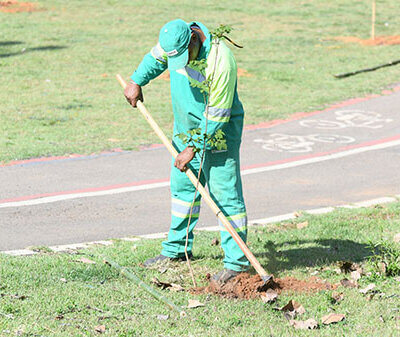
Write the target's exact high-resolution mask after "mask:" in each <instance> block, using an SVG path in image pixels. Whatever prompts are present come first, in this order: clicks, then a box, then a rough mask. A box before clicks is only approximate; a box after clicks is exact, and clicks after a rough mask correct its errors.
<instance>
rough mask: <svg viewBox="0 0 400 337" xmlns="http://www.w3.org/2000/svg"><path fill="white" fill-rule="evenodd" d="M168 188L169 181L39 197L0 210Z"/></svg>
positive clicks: (4, 204) (12, 203)
mask: <svg viewBox="0 0 400 337" xmlns="http://www.w3.org/2000/svg"><path fill="white" fill-rule="evenodd" d="M166 186H169V182H168V181H166V182H161V183H152V184H144V185H138V186H130V187H121V188H114V189H110V190H105V191H96V192H82V193H71V194H61V195H56V196H52V197H42V198H40V197H39V198H37V199H30V200H23V201H14V202H5V203H3V204H0V208H6V207H21V206H34V205H40V204H48V203H52V202H56V201H64V200H70V199H78V198H89V197H100V196H104V195H113V194H119V193H127V192H135V191H143V190H151V189H153V188H160V187H166Z"/></svg>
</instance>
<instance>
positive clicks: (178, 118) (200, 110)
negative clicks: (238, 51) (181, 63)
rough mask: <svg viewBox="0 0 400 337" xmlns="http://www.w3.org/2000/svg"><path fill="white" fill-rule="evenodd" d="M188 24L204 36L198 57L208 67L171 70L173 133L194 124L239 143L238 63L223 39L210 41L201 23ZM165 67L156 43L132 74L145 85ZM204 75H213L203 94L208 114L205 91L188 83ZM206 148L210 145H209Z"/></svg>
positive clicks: (241, 111) (188, 128)
mask: <svg viewBox="0 0 400 337" xmlns="http://www.w3.org/2000/svg"><path fill="white" fill-rule="evenodd" d="M189 25H197V26H198V27H199V28H200V29H201V30H202V31H203V33H204V35H205V36H206V40H205V41H204V42H203V44H202V47H201V49H200V51H199V55H198V58H197V59H198V60H201V59H206V60H207V68H206V69H205V71H204V72H203V73H200V72H198V71H196V70H194V69H192V68H191V67H190V66H189V65H188V66H186V67H185V68H182V69H179V70H177V71H171V72H170V79H171V97H172V108H173V112H174V135H176V134H178V133H187V131H188V130H190V129H195V128H201V130H202V133H204V132H205V131H206V128H207V134H211V135H213V134H214V133H215V132H216V131H217V130H218V129H222V131H223V132H224V133H225V138H226V140H227V145H228V147H229V146H233V145H239V144H240V141H241V134H242V129H243V116H244V111H243V106H242V104H241V102H240V101H239V97H238V94H237V65H236V61H235V58H234V56H233V53H232V51H231V50H230V49H229V48H228V47H227V46H226V44H225V43H224V42H223V41H221V40H219V41H218V40H216V39H214V40H213V41H211V34H210V33H209V31H208V29H207V28H206V27H205V26H204V25H203V24H202V23H199V22H191V23H190V24H189ZM167 68H168V57H167V54H166V53H165V51H164V50H163V49H162V48H161V46H160V44H159V43H158V44H157V45H156V46H155V47H153V48H152V49H151V51H150V52H149V53H148V54H146V55H145V56H144V58H143V60H142V62H141V63H140V65H139V67H138V68H137V70H136V71H135V72H134V73H133V75H132V77H131V78H132V80H133V81H134V82H135V83H137V84H138V85H140V86H144V85H146V84H147V83H149V81H151V80H152V79H154V78H156V77H157V76H159V75H160V74H161V73H162V72H164V71H165V70H166V69H167ZM206 78H207V79H211V78H212V85H211V88H210V94H209V96H207V97H206V100H208V101H209V107H208V113H207V114H206V113H205V110H206V102H205V100H204V94H203V93H201V92H200V89H199V88H194V87H192V86H190V81H198V82H202V81H204V80H205V79H206ZM207 149H208V150H209V149H211V148H210V146H209V145H207Z"/></svg>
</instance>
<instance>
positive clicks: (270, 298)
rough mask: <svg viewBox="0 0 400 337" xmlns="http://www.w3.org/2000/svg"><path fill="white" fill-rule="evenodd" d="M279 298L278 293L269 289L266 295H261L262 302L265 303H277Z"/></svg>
mask: <svg viewBox="0 0 400 337" xmlns="http://www.w3.org/2000/svg"><path fill="white" fill-rule="evenodd" d="M277 298H278V293H277V292H276V291H275V290H273V289H268V290H267V292H266V293H265V295H261V300H262V301H263V302H264V303H272V302H275V301H276V299H277Z"/></svg>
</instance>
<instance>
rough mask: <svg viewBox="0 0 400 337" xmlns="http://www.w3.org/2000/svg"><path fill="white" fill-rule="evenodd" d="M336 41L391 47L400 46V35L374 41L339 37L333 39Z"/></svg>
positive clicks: (376, 38)
mask: <svg viewBox="0 0 400 337" xmlns="http://www.w3.org/2000/svg"><path fill="white" fill-rule="evenodd" d="M333 39H334V40H336V41H342V42H346V43H358V44H361V45H363V46H389V45H396V44H400V35H393V36H377V37H375V39H374V40H372V39H360V38H358V37H356V36H337V37H334V38H333Z"/></svg>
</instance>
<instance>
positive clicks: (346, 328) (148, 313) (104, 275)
mask: <svg viewBox="0 0 400 337" xmlns="http://www.w3.org/2000/svg"><path fill="white" fill-rule="evenodd" d="M306 220H307V221H308V222H309V225H308V227H306V228H303V229H296V228H293V226H287V225H284V224H275V225H268V226H267V227H252V228H251V230H250V233H249V240H248V241H249V246H250V247H251V249H252V251H253V252H254V253H255V255H256V256H257V257H258V258H259V260H260V262H261V264H262V265H263V266H265V267H266V268H267V269H268V270H269V271H270V272H273V273H274V274H275V276H277V277H283V276H289V275H290V276H294V277H297V278H299V279H305V278H308V277H310V274H313V273H314V272H315V271H318V274H317V277H319V278H321V279H325V280H327V281H329V282H330V283H337V282H339V281H340V280H341V279H343V278H344V277H349V275H344V274H337V272H335V269H337V266H338V262H339V261H344V260H345V261H352V262H356V263H359V264H360V265H362V267H363V268H364V270H365V272H366V273H369V272H370V273H371V274H369V276H363V277H362V278H361V279H360V280H359V285H360V288H364V287H366V286H367V285H368V284H370V283H371V282H374V283H375V284H376V288H375V289H376V290H377V292H378V294H376V295H375V296H374V297H372V299H370V300H369V299H368V297H367V296H365V295H363V294H361V293H360V292H359V289H352V288H343V287H340V288H339V289H337V291H340V292H343V293H344V299H343V301H341V302H339V303H337V304H333V303H332V302H331V295H332V291H330V290H326V291H322V292H319V293H313V294H305V293H285V294H282V295H280V297H279V298H278V302H277V303H276V304H275V305H269V304H264V303H262V302H261V301H260V300H250V301H244V300H228V299H222V298H219V297H215V296H211V295H208V296H207V295H192V294H189V293H187V292H179V293H172V292H169V291H168V290H163V291H162V292H163V294H165V296H167V297H168V298H170V299H171V300H172V301H173V302H174V303H176V304H177V305H182V306H185V305H187V303H188V299H190V298H196V299H198V300H200V301H201V302H203V303H204V304H205V306H204V307H200V308H197V309H186V310H187V312H188V314H189V315H188V317H187V318H184V319H182V318H179V315H178V314H176V313H175V312H172V311H170V310H169V309H168V308H166V307H165V306H164V305H163V304H161V303H160V302H157V301H156V300H155V299H153V298H152V297H150V296H149V295H148V294H147V293H145V292H144V291H143V290H142V289H141V288H139V287H138V286H136V285H135V284H134V283H132V282H131V281H129V280H127V279H126V278H124V277H123V276H121V275H119V274H118V272H117V271H116V270H113V269H110V268H109V267H108V266H106V265H104V264H102V263H101V262H100V261H98V263H96V264H94V265H92V264H90V265H89V264H83V263H78V262H75V261H76V260H78V259H79V258H80V257H81V256H82V255H85V253H88V254H93V253H94V254H103V255H106V256H108V257H110V258H113V259H114V260H116V261H117V262H118V263H119V264H120V265H122V266H126V267H128V268H129V269H130V270H132V271H133V272H134V273H135V274H136V275H138V276H139V277H141V278H142V279H143V280H144V281H145V282H146V283H150V281H151V279H152V278H153V277H155V276H156V277H157V278H158V279H159V280H161V281H169V282H175V283H179V284H181V285H182V286H184V287H185V288H188V287H190V286H191V281H190V277H189V275H188V271H187V269H186V265H185V263H173V264H171V265H170V266H169V268H168V270H167V271H166V272H164V273H159V272H158V270H157V269H150V270H147V269H143V268H141V267H140V266H139V264H140V263H141V262H142V261H143V260H144V259H146V258H148V257H150V256H153V255H155V254H158V253H159V250H160V240H140V241H137V242H122V241H116V242H115V244H114V245H112V246H107V247H92V248H91V249H89V250H86V251H81V252H80V254H82V255H75V254H54V253H46V250H44V249H42V252H43V253H41V254H40V255H35V256H31V257H10V256H5V255H0V294H3V295H2V296H1V297H0V335H1V336H16V335H19V336H95V335H98V333H96V332H95V331H94V329H95V327H96V326H99V325H102V324H104V325H105V326H106V332H105V333H104V335H105V336H395V335H398V334H399V329H400V326H399V308H400V297H399V296H400V294H399V279H398V278H396V276H395V275H393V276H387V275H379V274H377V269H376V268H375V262H376V259H375V260H374V261H371V259H372V256H371V254H372V250H371V245H372V246H374V245H377V244H379V245H380V248H379V249H377V250H376V251H377V252H379V254H381V253H382V251H383V250H384V248H385V247H388V246H390V247H392V248H393V249H395V251H396V252H397V253H396V254H397V257H398V256H399V253H398V252H399V251H400V246H399V244H398V243H394V242H393V237H394V235H395V234H397V233H398V231H399V228H400V226H399V225H400V202H397V203H393V204H390V205H388V206H385V207H384V208H376V207H375V208H365V209H360V210H346V209H339V210H337V211H335V212H334V213H331V214H328V215H323V216H311V215H307V214H305V215H303V216H302V217H301V218H299V219H297V220H296V222H303V221H306ZM216 235H217V233H209V232H208V233H205V232H201V233H197V235H196V237H195V250H194V255H195V257H196V259H195V260H194V261H193V268H194V271H195V275H196V278H197V281H198V282H199V283H200V284H205V283H206V281H205V278H204V276H205V274H206V273H207V272H209V273H213V272H215V271H217V270H218V269H219V268H221V260H222V251H221V248H220V247H215V246H211V241H212V239H213V238H214V237H215V236H216ZM396 254H395V255H396ZM382 256H383V255H382ZM89 258H91V259H93V258H92V257H90V256H89ZM385 259H386V261H387V262H391V263H392V264H393V263H397V271H398V270H399V269H398V266H399V265H398V263H399V261H398V260H397V262H396V260H395V259H390V258H389V257H388V256H387V255H385ZM398 276H399V275H397V277H398ZM61 279H65V281H66V282H65V281H63V280H61ZM382 293H383V294H382ZM16 294H18V296H26V298H25V299H20V298H18V296H14V295H16ZM290 299H294V300H296V301H298V302H300V303H301V304H302V305H303V306H304V308H305V309H306V313H305V314H303V315H301V316H300V317H298V319H300V320H306V319H308V318H315V319H316V320H317V321H319V322H321V318H322V316H324V315H326V314H328V313H331V312H336V313H342V314H345V315H346V319H345V320H344V321H343V322H340V323H338V324H333V325H330V326H320V328H319V329H318V330H314V331H303V330H294V328H292V327H290V326H289V324H288V321H287V320H286V319H285V318H284V317H283V315H282V313H280V312H277V311H274V310H273V307H274V306H279V307H280V306H283V305H285V304H286V303H287V302H288V301H289V300H290ZM158 315H169V318H168V319H167V320H160V319H158ZM57 318H58V319H57Z"/></svg>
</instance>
